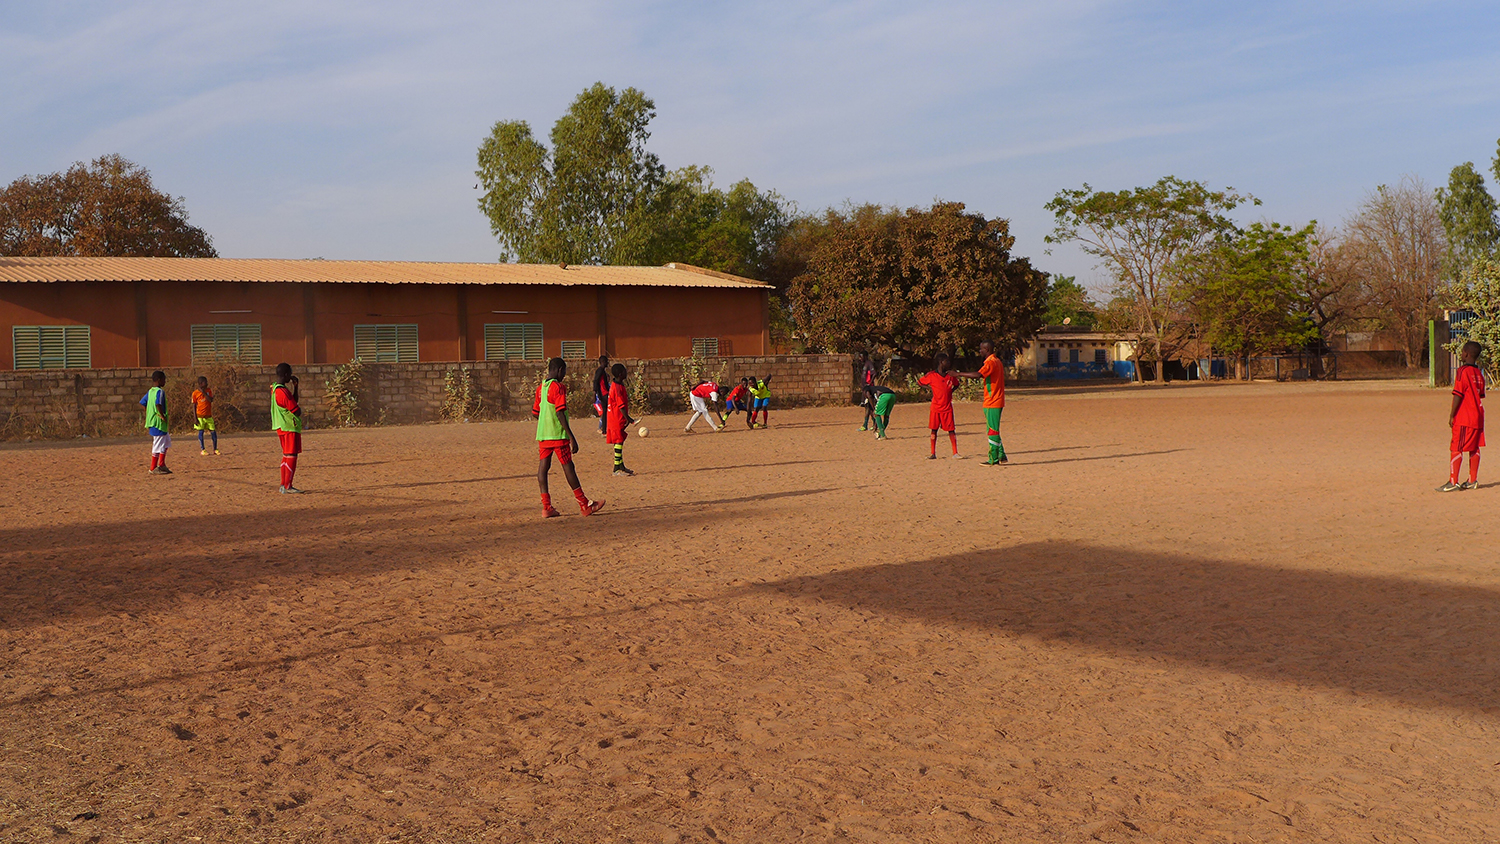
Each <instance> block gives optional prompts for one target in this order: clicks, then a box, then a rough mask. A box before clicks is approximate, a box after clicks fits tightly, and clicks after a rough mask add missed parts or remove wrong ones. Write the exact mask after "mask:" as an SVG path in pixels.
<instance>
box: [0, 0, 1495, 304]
mask: <svg viewBox="0 0 1500 844" xmlns="http://www.w3.org/2000/svg"><path fill="white" fill-rule="evenodd" d="M596 81H602V82H604V83H605V84H607V85H611V86H614V87H616V88H623V87H627V86H634V87H636V88H639V89H641V90H643V91H645V92H646V93H647V94H648V95H650V96H651V97H652V98H653V99H654V100H655V101H656V105H657V118H656V120H655V121H653V123H652V133H653V135H652V139H651V144H650V146H651V148H652V150H653V151H654V152H656V153H657V155H659V156H660V157H661V159H662V162H663V163H664V164H666V165H667V166H668V167H678V166H682V165H686V164H702V165H707V166H710V167H712V168H713V169H714V171H715V173H716V178H717V180H718V181H719V182H720V183H721V184H726V185H727V184H728V183H731V182H733V181H736V180H739V179H741V178H749V179H751V180H752V181H753V182H755V184H756V185H757V186H759V187H762V188H771V189H774V190H776V191H778V192H779V193H781V194H782V195H783V196H785V197H786V198H788V199H790V200H793V201H795V202H796V203H797V205H798V207H799V208H801V209H802V210H805V211H816V210H819V209H822V208H825V207H828V206H830V205H840V204H842V203H844V202H846V201H853V202H857V203H862V202H876V203H881V204H888V205H902V206H907V205H927V204H929V203H931V202H932V201H933V200H934V199H938V198H941V199H948V200H957V201H961V202H964V203H966V204H967V205H968V206H969V207H970V208H971V209H973V210H976V211H979V212H981V213H984V214H986V215H988V216H999V217H1006V218H1009V219H1010V220H1011V225H1012V231H1013V233H1014V234H1015V235H1016V237H1017V244H1016V249H1015V252H1016V253H1017V254H1021V255H1028V256H1030V257H1031V258H1032V259H1033V262H1034V263H1036V264H1037V265H1038V266H1040V267H1041V268H1042V269H1046V270H1051V271H1055V272H1061V273H1065V274H1076V275H1078V276H1079V277H1080V279H1081V280H1083V281H1085V282H1089V283H1094V284H1099V283H1102V282H1103V281H1104V280H1105V279H1104V277H1103V275H1102V274H1101V273H1100V272H1099V271H1097V270H1096V269H1094V267H1093V266H1092V261H1090V260H1089V259H1088V258H1087V257H1085V256H1083V255H1081V254H1079V253H1078V252H1076V251H1075V250H1073V249H1070V248H1057V249H1054V251H1053V254H1052V255H1050V256H1049V255H1046V254H1044V250H1045V249H1046V248H1047V247H1046V245H1045V244H1044V243H1043V242H1042V238H1043V236H1044V235H1045V234H1046V233H1047V232H1048V231H1050V229H1051V217H1050V215H1049V214H1048V213H1047V212H1046V211H1045V210H1044V209H1043V205H1044V204H1045V203H1046V202H1047V200H1048V199H1050V198H1051V197H1052V196H1053V195H1054V194H1055V193H1056V192H1057V191H1058V190H1059V189H1061V188H1064V187H1076V186H1078V185H1080V184H1082V183H1084V182H1088V183H1089V184H1091V185H1092V186H1094V187H1096V188H1105V189H1118V188H1128V187H1132V186H1135V185H1141V184H1147V183H1150V182H1153V181H1155V180H1156V179H1157V178H1159V177H1161V176H1163V175H1167V174H1173V175H1177V176H1180V177H1183V178H1190V179H1199V180H1203V181H1206V182H1208V183H1209V184H1211V185H1213V186H1217V187H1222V186H1225V185H1229V186H1233V187H1234V188H1236V189H1239V190H1241V191H1249V192H1251V193H1253V194H1255V195H1256V196H1257V197H1259V198H1260V199H1261V200H1262V201H1263V203H1264V204H1263V205H1262V206H1261V207H1260V208H1257V209H1254V210H1252V211H1249V212H1247V213H1246V214H1245V215H1244V219H1246V220H1251V219H1259V218H1262V217H1265V218H1270V219H1275V220H1278V221H1281V222H1287V223H1294V224H1298V223H1303V222H1306V221H1307V220H1310V219H1318V220H1320V221H1322V222H1325V223H1332V224H1337V223H1339V222H1340V221H1341V220H1343V219H1344V218H1345V217H1346V216H1347V215H1348V214H1349V213H1351V212H1352V211H1353V210H1354V209H1355V208H1356V207H1357V205H1358V204H1359V202H1360V201H1361V199H1362V198H1363V197H1364V196H1365V194H1366V193H1367V192H1368V191H1370V190H1371V189H1373V188H1374V187H1375V186H1376V185H1378V184H1382V183H1394V182H1396V181H1397V180H1399V179H1400V178H1401V176H1402V175H1404V174H1414V175H1417V176H1419V177H1421V178H1423V179H1425V180H1426V181H1427V182H1428V183H1429V184H1431V185H1433V186H1437V185H1440V184H1443V183H1445V182H1446V180H1447V173H1448V170H1449V169H1450V168H1451V167H1453V166H1454V165H1455V164H1459V163H1462V162H1464V161H1471V160H1472V161H1474V162H1475V163H1476V164H1479V165H1480V166H1481V169H1482V171H1483V172H1485V173H1486V174H1487V175H1488V174H1489V171H1488V165H1489V162H1490V160H1491V158H1492V157H1493V156H1494V154H1495V149H1496V139H1497V138H1500V4H1495V3H1493V2H1484V3H1480V2H1425V3H1423V2H1405V3H1396V2H1361V3H1352V2H1351V3H1342V2H1316V0H1314V2H1297V3H1292V2H1261V3H1245V4H1240V3H1234V4H1231V3H1215V2H1209V3H1204V2H1197V3H1180V2H1109V0H1080V1H1079V2H1071V0H1058V2H1051V3H1034V2H1030V3H1012V2H929V3H923V4H913V3H904V2H902V3H898V2H838V3H834V2H814V0H804V2H797V3H778V4H754V3H739V4H726V3H689V2H681V3H674V2H662V3H630V2H573V0H552V2H549V3H504V2H458V1H457V0H432V2H425V3H398V2H381V1H380V0H363V2H326V3H319V2H286V1H285V0H263V2H259V3H255V4H246V3H228V2H196V3H183V2H165V0H161V1H160V2H121V1H120V0H115V2H67V0H57V2H51V3H46V4H34V3H23V2H16V0H0V183H4V182H9V181H10V180H12V179H14V178H16V177H19V176H21V175H25V174H39V173H47V172H54V171H57V170H62V169H65V168H66V167H67V166H68V165H69V164H71V163H72V162H74V161H78V160H88V159H92V158H94V157H96V156H99V155H102V154H105V153H111V152H118V153H120V154H122V155H124V156H125V157H127V158H129V159H131V160H133V161H135V162H137V163H139V164H142V165H144V166H146V167H147V168H148V169H150V170H151V172H152V174H153V175H154V177H155V179H156V182H157V185H158V187H159V188H161V189H163V190H165V191H167V192H169V193H172V194H173V195H177V196H182V197H184V198H185V200H186V203H187V208H188V211H189V213H190V215H191V219H192V221H193V222H194V223H195V224H197V225H199V226H202V227H203V228H204V229H206V230H207V231H208V232H209V234H210V235H211V236H212V237H213V239H214V243H215V245H216V247H217V248H218V249H219V252H220V254H222V255H224V256H226V257H285V258H302V257H325V258H367V259H391V260H439V261H490V260H495V259H496V257H497V255H498V252H499V250H498V247H497V246H496V244H495V241H494V238H493V237H492V236H491V235H490V233H489V228H488V224H487V222H486V220H485V219H484V217H483V216H482V215H481V214H480V213H479V211H478V209H477V207H476V201H477V198H478V195H477V191H475V190H474V189H473V186H474V184H475V178H474V175H473V171H474V169H475V161H474V156H475V150H476V149H477V148H478V146H479V143H480V142H481V140H482V139H483V138H484V137H485V135H486V134H487V133H488V131H489V128H490V126H491V125H492V124H493V123H494V122H495V121H497V120H502V119H523V120H527V121H529V122H530V123H531V125H532V128H533V130H534V131H536V133H537V134H538V135H539V136H545V135H546V133H547V131H548V130H549V129H550V128H551V125H552V122H553V121H554V120H555V119H556V118H557V117H558V115H560V114H561V113H562V112H563V110H564V109H566V107H567V105H568V103H569V102H571V100H572V99H573V97H574V96H576V95H577V93H578V92H579V91H581V90H582V89H583V88H585V87H587V86H588V85H590V84H592V83H594V82H596ZM1489 181H1491V182H1493V179H1491V180H1489ZM1492 188H1493V184H1492Z"/></svg>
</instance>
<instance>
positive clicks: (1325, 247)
mask: <svg viewBox="0 0 1500 844" xmlns="http://www.w3.org/2000/svg"><path fill="white" fill-rule="evenodd" d="M1299 278H1300V279H1301V282H1302V285H1303V289H1302V295H1303V296H1305V297H1306V298H1307V307H1308V316H1309V318H1310V319H1311V320H1312V323H1313V327H1314V328H1316V329H1318V334H1319V336H1320V337H1322V339H1323V342H1324V343H1328V342H1329V341H1331V340H1332V339H1333V334H1334V332H1336V331H1343V330H1347V329H1349V328H1350V327H1351V326H1355V325H1358V324H1360V323H1361V322H1362V321H1364V320H1365V319H1366V318H1368V316H1369V310H1370V294H1369V291H1368V290H1367V289H1366V288H1365V272H1364V268H1363V267H1362V266H1361V264H1360V261H1359V252H1358V250H1356V249H1354V248H1353V247H1352V246H1351V245H1350V244H1349V242H1348V240H1347V238H1346V237H1345V236H1344V235H1343V233H1342V232H1340V231H1339V230H1337V229H1331V228H1326V227H1324V226H1318V228H1317V230H1316V231H1315V232H1314V233H1313V237H1312V241H1311V242H1310V243H1309V244H1308V255H1307V265H1306V267H1305V268H1304V269H1303V271H1302V273H1301V274H1300V276H1299Z"/></svg>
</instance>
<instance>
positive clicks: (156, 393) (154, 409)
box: [141, 369, 172, 475]
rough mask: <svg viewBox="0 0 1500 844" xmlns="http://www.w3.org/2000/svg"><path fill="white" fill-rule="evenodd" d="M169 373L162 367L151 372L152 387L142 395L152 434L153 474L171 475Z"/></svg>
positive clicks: (147, 428)
mask: <svg viewBox="0 0 1500 844" xmlns="http://www.w3.org/2000/svg"><path fill="white" fill-rule="evenodd" d="M166 385H167V374H166V373H165V372H162V371H161V370H160V369H158V370H156V371H155V372H153V373H151V389H149V390H147V391H146V395H144V396H142V397H141V406H142V407H144V408H146V431H147V433H149V434H151V474H153V475H170V474H172V470H171V469H168V468H167V449H169V448H171V447H172V435H171V434H169V433H167V391H166V390H164V389H162V388H163V387H165V386H166Z"/></svg>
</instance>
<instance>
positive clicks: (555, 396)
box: [531, 358, 604, 519]
mask: <svg viewBox="0 0 1500 844" xmlns="http://www.w3.org/2000/svg"><path fill="white" fill-rule="evenodd" d="M567 374H568V365H567V364H566V363H564V362H563V359H562V358H553V359H552V360H550V361H547V378H546V380H544V381H542V383H540V384H538V385H537V387H536V399H535V400H534V401H533V402H532V403H531V415H532V416H535V417H536V445H537V457H538V462H537V468H536V482H537V485H538V486H540V487H541V488H542V515H543V516H544V517H545V518H549V519H550V518H552V517H553V516H560V515H562V514H561V513H559V512H557V510H555V509H553V507H552V496H551V495H550V494H549V493H548V491H547V473H548V472H549V471H550V470H551V469H552V455H554V454H555V455H557V462H559V463H561V464H562V470H563V477H564V478H566V479H567V481H568V486H570V487H572V488H573V497H574V498H576V499H578V510H579V512H580V513H582V514H583V515H585V516H592V515H594V514H595V513H597V512H599V510H600V508H602V507H603V506H604V502H603V501H590V500H589V497H588V496H587V495H584V494H583V485H582V484H580V483H579V482H578V470H577V469H574V468H573V452H575V451H577V450H578V438H577V437H575V436H573V428H572V427H571V426H570V425H568V390H567V388H566V387H564V386H563V384H562V379H563V376H565V375H567Z"/></svg>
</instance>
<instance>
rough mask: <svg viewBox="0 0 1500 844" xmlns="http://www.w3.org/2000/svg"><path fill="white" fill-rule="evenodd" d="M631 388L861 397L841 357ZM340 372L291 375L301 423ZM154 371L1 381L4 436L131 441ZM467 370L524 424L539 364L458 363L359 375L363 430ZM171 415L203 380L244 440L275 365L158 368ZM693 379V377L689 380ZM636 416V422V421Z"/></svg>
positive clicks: (639, 366) (675, 369)
mask: <svg viewBox="0 0 1500 844" xmlns="http://www.w3.org/2000/svg"><path fill="white" fill-rule="evenodd" d="M614 362H616V363H623V364H625V366H626V367H627V368H628V369H629V370H630V373H631V378H632V379H642V380H644V382H645V384H646V386H647V390H648V401H649V402H650V404H651V405H652V408H651V409H652V411H653V412H675V411H678V410H684V409H685V408H686V407H687V401H686V398H685V397H684V393H683V389H682V387H683V383H684V381H685V380H690V381H692V382H694V383H696V380H697V377H701V378H705V379H712V380H720V381H722V382H723V383H726V384H733V383H738V381H739V379H740V378H741V377H746V376H749V375H755V376H757V377H761V378H764V377H766V376H768V375H769V376H771V378H772V380H771V392H772V400H771V406H772V409H773V410H775V409H776V408H784V407H792V406H799V405H826V404H843V403H847V402H849V401H851V399H852V398H853V397H854V396H855V395H856V394H857V392H858V389H857V385H856V375H855V366H854V361H853V359H852V358H851V357H850V356H849V355H761V356H726V357H716V358H707V359H701V360H698V361H694V360H693V359H685V358H658V359H651V360H640V359H632V358H621V359H618V360H616V361H614ZM569 366H570V371H569V374H568V383H569V389H570V393H571V395H572V407H573V409H574V413H575V414H580V413H586V412H588V410H587V408H588V407H589V405H590V404H591V403H592V400H593V398H592V394H591V393H590V392H589V390H588V387H587V384H588V381H589V378H590V376H591V375H592V374H593V371H594V367H595V363H594V362H593V361H591V360H577V361H570V362H569ZM338 367H339V365H338V364H313V365H310V366H296V367H294V368H293V369H294V371H295V372H296V374H297V376H298V379H299V381H300V388H301V393H302V406H303V408H304V419H305V421H306V422H307V424H308V425H310V426H311V427H314V428H318V427H330V426H332V425H334V424H335V420H334V419H333V418H332V417H331V416H330V414H329V411H328V408H327V405H326V398H327V392H328V390H327V383H328V381H329V379H330V378H331V377H332V376H333V374H334V372H335V370H337V369H338ZM155 368H156V367H130V368H112V369H51V370H19V371H10V372H0V438H6V439H16V438H21V437H38V438H70V437H77V436H80V435H89V436H108V435H120V434H129V433H132V432H135V431H136V430H137V429H139V428H140V427H141V425H142V415H141V413H142V412H141V407H140V405H139V403H138V402H139V401H140V398H141V396H142V395H144V394H145V392H146V390H147V389H148V388H149V387H150V386H151V385H150V376H151V372H152V370H153V369H155ZM460 369H463V370H467V371H468V373H469V375H470V378H471V380H472V383H473V387H474V391H475V393H476V394H477V395H478V398H479V400H480V405H481V406H480V412H479V414H478V415H479V416H480V417H481V418H514V417H518V416H522V415H529V414H530V412H531V401H532V397H533V395H534V392H535V390H536V386H537V384H539V383H541V381H542V379H543V378H544V377H545V370H546V363H545V362H544V361H470V362H465V363H408V364H400V363H381V364H366V365H365V373H366V378H365V386H364V389H363V390H362V391H361V404H362V406H363V408H364V409H363V412H362V413H361V414H360V416H361V421H362V422H364V423H378V422H383V423H388V424H419V423H425V422H436V421H439V420H441V419H442V418H443V413H442V411H443V406H444V404H445V402H446V399H447V393H446V390H445V379H446V377H447V374H448V373H449V372H450V371H455V372H456V371H458V370H460ZM162 370H163V372H165V373H166V375H167V381H168V383H167V388H168V389H167V392H168V395H169V396H171V397H172V401H173V403H174V404H175V407H172V408H169V410H172V416H173V426H174V427H173V430H174V431H186V423H185V422H183V419H184V418H185V416H186V414H187V413H188V412H189V411H190V409H189V408H187V407H186V401H185V397H186V396H187V394H188V392H190V391H191V389H192V386H191V382H193V381H195V380H196V378H197V376H198V375H200V374H204V375H208V376H210V381H211V382H213V386H214V390H215V393H216V398H217V399H218V407H217V409H216V413H215V415H216V416H219V417H221V418H227V419H228V421H231V422H232V426H233V427H236V428H239V429H243V430H265V429H268V428H269V427H270V384H271V382H272V379H273V376H274V374H275V367H272V366H237V365H222V366H215V367H209V368H205V367H196V368H195V367H162ZM695 375H696V377H694V376H695ZM637 415H639V413H637Z"/></svg>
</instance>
